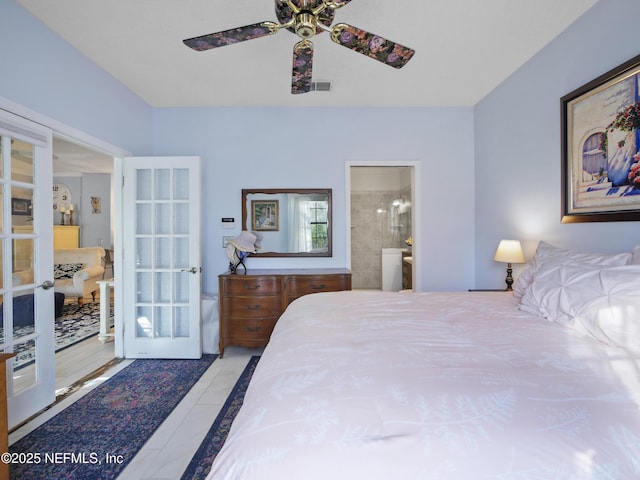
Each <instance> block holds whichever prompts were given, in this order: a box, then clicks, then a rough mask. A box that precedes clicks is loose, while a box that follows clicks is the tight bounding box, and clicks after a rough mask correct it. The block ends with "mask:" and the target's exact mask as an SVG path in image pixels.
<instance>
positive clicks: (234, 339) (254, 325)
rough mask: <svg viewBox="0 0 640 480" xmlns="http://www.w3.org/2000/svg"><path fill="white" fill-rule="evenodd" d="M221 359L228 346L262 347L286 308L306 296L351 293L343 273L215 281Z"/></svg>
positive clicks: (255, 273) (255, 274) (259, 274)
mask: <svg viewBox="0 0 640 480" xmlns="http://www.w3.org/2000/svg"><path fill="white" fill-rule="evenodd" d="M218 281H219V287H220V290H219V292H220V296H219V305H220V358H222V356H223V355H224V349H225V347H226V346H227V345H238V346H241V347H248V348H259V347H264V346H265V345H266V344H267V343H268V342H269V337H270V336H271V332H272V331H273V327H274V326H275V325H276V322H277V321H278V318H280V315H282V312H284V310H285V308H287V305H289V304H290V303H291V302H292V301H294V300H295V299H296V298H298V297H301V296H303V295H307V294H309V293H318V292H338V291H341V290H351V272H349V270H346V269H304V270H303V269H300V270H298V269H291V270H252V269H249V270H248V271H247V273H240V274H231V273H224V274H222V275H220V276H219V277H218Z"/></svg>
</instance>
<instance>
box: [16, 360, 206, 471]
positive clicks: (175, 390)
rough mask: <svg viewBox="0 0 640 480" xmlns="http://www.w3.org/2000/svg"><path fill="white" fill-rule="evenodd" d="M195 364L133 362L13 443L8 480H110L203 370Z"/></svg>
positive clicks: (199, 362) (203, 363)
mask: <svg viewBox="0 0 640 480" xmlns="http://www.w3.org/2000/svg"><path fill="white" fill-rule="evenodd" d="M216 358H217V355H203V357H202V358H201V359H199V360H151V359H142V360H136V361H134V362H133V363H132V364H131V365H129V366H127V367H126V368H124V369H123V370H121V371H120V372H118V373H116V374H115V375H114V376H113V377H111V378H110V379H109V380H107V381H106V382H104V383H103V384H102V385H100V386H98V387H96V388H95V389H94V390H92V391H91V392H89V393H87V394H86V395H85V396H84V397H82V398H80V399H79V400H77V401H76V402H75V403H73V404H71V405H70V406H69V407H67V408H66V409H64V410H63V411H62V412H60V413H59V414H58V415H56V416H55V417H53V418H52V419H50V420H49V421H47V422H46V423H44V424H43V425H41V426H40V427H38V428H36V429H35V430H34V431H33V432H31V433H29V434H28V435H26V436H25V437H24V438H22V439H20V440H18V441H17V442H16V443H14V444H13V445H11V447H10V448H9V451H10V453H12V454H14V453H15V454H22V453H23V454H25V455H30V457H27V456H25V457H24V458H36V457H34V455H35V454H38V458H39V459H40V461H39V463H35V462H34V463H26V462H23V463H12V464H11V465H10V470H11V479H12V480H19V479H34V478H42V479H45V478H47V479H49V478H50V479H54V478H55V479H74V480H89V479H91V480H94V479H100V480H109V479H114V478H116V477H117V476H118V475H119V474H120V473H121V472H122V470H123V469H124V468H125V467H126V466H127V464H128V463H129V462H130V461H131V459H132V458H133V457H134V456H135V455H136V453H137V452H138V451H139V450H140V449H141V448H142V446H143V445H144V444H145V443H146V442H147V440H148V439H149V438H150V437H151V435H153V433H154V432H155V431H156V430H157V429H158V427H159V426H160V424H161V423H162V422H163V421H164V420H165V419H166V418H167V416H169V414H170V413H171V412H172V411H173V409H174V408H175V407H176V406H177V405H178V403H180V400H182V399H183V398H184V396H185V395H186V394H187V392H188V391H189V390H190V389H191V387H193V385H194V384H195V383H196V382H197V381H198V379H199V378H200V377H201V376H202V374H203V373H204V372H205V371H206V370H207V369H208V368H209V366H210V365H211V364H212V363H213V361H214V360H215V359H216Z"/></svg>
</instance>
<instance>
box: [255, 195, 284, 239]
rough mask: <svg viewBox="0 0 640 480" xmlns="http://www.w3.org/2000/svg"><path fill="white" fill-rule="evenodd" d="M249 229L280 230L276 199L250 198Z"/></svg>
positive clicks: (258, 230)
mask: <svg viewBox="0 0 640 480" xmlns="http://www.w3.org/2000/svg"><path fill="white" fill-rule="evenodd" d="M251 229H252V230H255V231H257V232H260V231H267V232H277V231H278V230H280V210H279V203H278V200H251Z"/></svg>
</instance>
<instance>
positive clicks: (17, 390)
mask: <svg viewBox="0 0 640 480" xmlns="http://www.w3.org/2000/svg"><path fill="white" fill-rule="evenodd" d="M51 138H52V132H51V130H50V129H48V128H46V127H43V126H41V125H39V124H36V123H33V122H31V121H28V120H26V119H24V118H22V117H18V116H16V115H13V114H11V113H9V112H7V111H5V110H0V205H1V210H0V217H1V218H0V263H1V264H2V276H1V277H0V304H1V305H0V313H1V315H2V317H1V320H0V331H1V332H0V351H3V352H4V353H12V354H15V356H14V357H13V358H11V359H10V360H9V361H8V362H7V396H8V423H9V428H12V427H14V426H16V425H18V424H19V423H21V422H22V421H24V420H25V419H27V418H29V417H30V416H32V415H33V414H35V413H36V412H38V411H40V410H42V409H43V408H44V407H46V406H47V405H49V404H51V403H53V402H54V401H55V358H54V322H55V319H54V291H53V288H52V287H53V283H52V281H53V229H52V225H53V209H52V207H51V205H52V203H51V198H52V197H51V183H52V178H51V175H52V173H51V171H52V170H51V169H52V167H51V163H52V153H51Z"/></svg>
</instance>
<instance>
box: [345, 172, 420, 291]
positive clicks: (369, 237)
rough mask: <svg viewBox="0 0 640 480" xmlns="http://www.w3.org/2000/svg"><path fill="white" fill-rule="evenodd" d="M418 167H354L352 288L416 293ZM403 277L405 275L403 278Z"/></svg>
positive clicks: (350, 174) (351, 187)
mask: <svg viewBox="0 0 640 480" xmlns="http://www.w3.org/2000/svg"><path fill="white" fill-rule="evenodd" d="M416 168H417V165H415V164H413V163H388V164H387V163H385V164H382V163H380V162H377V163H372V164H363V163H357V164H355V163H354V164H350V165H349V166H348V175H347V177H348V179H349V180H348V189H349V212H348V213H349V227H350V228H349V234H348V236H349V238H348V243H349V245H350V246H349V253H350V269H351V273H352V288H353V289H354V290H355V289H363V290H385V291H399V290H403V289H417V288H416V287H417V285H416V283H415V280H416V277H417V276H416V269H415V268H414V265H415V263H416V262H415V261H414V258H413V257H414V251H415V249H414V246H413V245H414V243H415V239H416V232H417V231H419V230H418V228H417V225H416V219H417V218H418V215H417V212H416V188H415V181H414V177H415V176H416V173H415V170H416ZM403 273H404V275H403Z"/></svg>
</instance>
